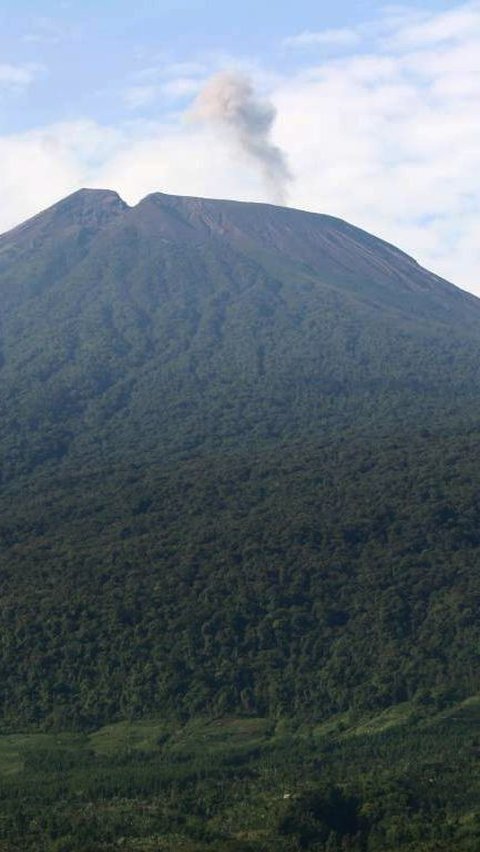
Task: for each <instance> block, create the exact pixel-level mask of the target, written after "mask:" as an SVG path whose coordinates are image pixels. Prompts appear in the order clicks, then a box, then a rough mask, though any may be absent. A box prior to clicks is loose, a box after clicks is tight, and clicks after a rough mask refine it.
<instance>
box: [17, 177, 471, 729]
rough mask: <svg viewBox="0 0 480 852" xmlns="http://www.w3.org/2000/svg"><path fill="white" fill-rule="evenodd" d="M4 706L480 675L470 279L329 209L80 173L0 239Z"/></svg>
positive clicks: (58, 709) (220, 702)
mask: <svg viewBox="0 0 480 852" xmlns="http://www.w3.org/2000/svg"><path fill="white" fill-rule="evenodd" d="M0 294H1V300H2V301H1V329H2V331H1V353H2V360H1V370H0V380H1V390H2V393H1V404H2V412H1V429H0V445H1V448H2V462H3V464H2V496H1V534H2V539H1V551H0V557H1V574H0V577H1V583H2V604H1V613H0V619H1V631H2V632H1V637H2V643H1V653H2V707H3V710H2V720H3V724H4V726H6V727H7V728H8V729H15V728H17V729H18V727H19V726H31V725H40V726H42V727H50V726H56V727H75V728H79V727H80V728H82V727H83V728H92V727H95V726H97V725H99V724H102V723H105V722H108V721H112V720H117V719H122V718H125V717H139V716H144V715H148V714H152V713H161V714H167V715H168V716H169V717H171V718H182V719H185V718H188V717H190V716H195V715H197V714H199V713H207V714H211V715H221V714H223V713H231V712H236V713H238V712H240V713H244V714H254V715H255V714H260V715H266V716H268V715H270V716H275V717H278V716H282V715H298V714H300V715H301V714H303V715H307V716H308V717H309V718H313V719H321V718H325V717H326V716H328V714H332V713H336V712H340V711H343V710H345V709H348V708H351V707H358V708H363V709H375V708H376V709H378V708H383V707H387V706H389V705H391V704H394V703H395V702H401V701H405V700H413V701H416V702H419V703H420V704H421V703H422V702H423V703H425V702H426V703H427V704H428V703H429V702H433V703H437V704H438V705H439V706H443V705H444V704H445V703H448V702H449V701H458V700H461V699H463V698H465V697H466V696H468V695H470V694H473V693H474V692H475V691H476V690H477V689H478V639H479V635H478V618H477V616H478V601H479V597H478V596H479V588H478V570H477V558H478V544H479V541H478V529H479V523H478V521H479V518H478V513H479V504H478V501H479V489H478V482H479V461H478V459H479V454H478V441H479V433H478V418H479V414H480V405H479V390H480V381H479V373H478V365H479V356H480V303H479V302H478V301H477V300H476V299H475V298H474V297H473V296H469V295H467V294H465V293H462V292H461V291H460V290H457V289H456V288H455V287H453V286H452V285H450V284H448V283H446V282H443V281H442V280H440V279H438V278H436V277H435V276H433V275H431V274H430V273H428V272H426V271H425V270H423V269H421V268H420V267H419V266H418V265H417V264H416V263H415V262H414V261H413V260H411V259H410V258H408V257H407V256H406V255H404V254H403V253H402V252H399V251H398V250H396V249H394V248H393V247H391V246H388V245H387V244H385V243H383V242H382V241H380V240H377V239H375V238H374V237H371V236H370V235H368V234H365V233H364V232H362V231H360V230H358V229H356V228H353V227H352V226H350V225H348V224H346V223H344V222H341V221H340V220H336V219H332V218H331V217H324V216H316V215H314V214H306V213H302V212H301V211H292V210H284V209H280V208H272V207H268V206H264V205H248V204H236V203H233V202H215V201H205V200H201V199H180V198H173V197H169V196H163V195H160V194H158V195H154V196H150V197H149V198H147V199H145V200H144V201H143V202H141V204H139V205H138V206H137V207H135V208H128V207H127V206H126V205H124V204H123V202H121V200H120V199H119V198H118V196H116V195H115V194H114V193H110V192H103V191H82V192H80V193H77V194H75V195H74V196H72V197H70V198H69V199H66V200H65V201H63V202H60V204H58V205H56V206H55V207H54V208H52V209H51V210H49V211H46V212H45V213H43V214H40V215H39V216H38V217H36V218H35V219H33V220H31V221H30V222H29V223H26V224H25V225H23V226H21V227H20V228H17V229H15V230H14V231H12V232H10V233H9V234H6V235H4V236H3V237H2V238H0Z"/></svg>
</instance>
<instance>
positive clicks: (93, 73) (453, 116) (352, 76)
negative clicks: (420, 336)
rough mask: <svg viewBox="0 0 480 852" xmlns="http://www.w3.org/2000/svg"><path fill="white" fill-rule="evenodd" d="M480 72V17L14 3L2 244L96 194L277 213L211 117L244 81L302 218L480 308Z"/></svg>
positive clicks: (222, 119)
mask: <svg viewBox="0 0 480 852" xmlns="http://www.w3.org/2000/svg"><path fill="white" fill-rule="evenodd" d="M268 5H269V6H270V4H268ZM479 57H480V4H479V2H477V0H474V1H473V2H458V3H457V2H443V1H442V0H424V2H407V3H401V4H398V3H396V4H390V5H388V4H387V5H386V4H380V3H373V2H368V0H362V2H357V0H349V2H348V0H337V2H335V3H331V2H328V3H326V2H310V0H298V2H292V0H289V2H277V3H276V4H275V7H274V9H273V11H270V9H269V7H268V6H267V4H266V3H259V2H258V0H257V2H253V0H243V2H241V3H240V2H239V3H225V2H219V0H213V2H209V3H208V2H200V0H176V2H173V0H171V2H170V0H163V2H161V0H156V2H155V0H149V2H147V0H136V2H135V3H132V2H131V0H129V2H126V0H95V2H94V0H83V1H82V2H80V0H70V2H69V0H65V2H54V0H48V2H41V0H40V2H39V0H37V2H25V0H23V2H22V0H18V1H17V2H16V3H13V2H11V0H4V3H3V4H2V6H1V8H0V107H1V109H0V194H1V197H2V199H3V205H2V208H1V209H0V230H2V229H3V230H4V229H6V228H8V227H10V226H12V225H14V224H16V223H17V222H18V221H20V220H22V219H23V218H26V217H27V216H28V215H31V214H33V213H35V212H37V210H39V209H41V208H43V207H45V206H47V205H48V204H50V203H53V202H54V201H55V200H56V199H57V198H59V197H62V196H63V195H65V194H67V193H68V192H70V191H73V190H74V189H75V188H77V187H78V186H79V185H92V186H99V185H102V186H110V187H111V188H115V189H117V190H118V191H119V192H120V193H121V194H122V195H123V197H125V198H126V200H127V201H128V202H129V203H135V202H136V201H138V200H139V198H140V197H142V195H144V194H146V193H147V192H150V191H154V190H163V191H167V192H178V193H180V194H188V193H190V194H203V195H208V196H227V197H235V198H240V199H243V200H254V201H275V200H276V198H275V196H274V195H273V194H272V191H271V190H272V187H271V182H270V185H269V183H268V180H266V179H265V168H263V169H262V163H261V162H260V160H259V159H258V157H257V158H256V157H255V156H252V150H254V148H255V145H253V146H252V145H250V148H249V146H248V144H247V145H245V139H243V141H242V131H241V128H240V131H239V129H238V126H237V127H236V126H235V123H234V121H233V120H232V119H231V116H230V118H228V117H226V116H225V115H223V116H221V115H220V114H219V112H218V104H217V106H214V108H213V109H212V108H211V106H210V107H208V108H207V109H206V110H205V109H203V111H202V109H199V108H198V104H199V103H200V105H201V104H202V103H203V104H204V103H205V101H202V97H204V95H203V94H202V93H203V92H204V91H205V90H206V91H207V95H208V93H209V92H210V95H211V93H212V91H213V92H216V95H215V96H217V95H218V92H219V89H218V86H217V89H215V85H216V84H215V80H217V81H218V80H219V79H220V81H222V80H224V78H222V75H225V74H227V75H232V74H233V75H236V78H237V79H238V80H240V81H241V85H243V87H244V90H245V86H247V88H248V87H249V89H248V90H249V92H250V94H249V95H248V98H250V100H249V109H250V108H251V110H253V112H252V114H256V115H260V114H262V110H263V109H267V112H268V110H270V111H271V116H272V120H271V122H269V124H268V127H267V128H266V129H265V133H264V138H263V139H262V140H261V141H262V145H263V146H264V148H263V150H264V153H265V155H266V156H268V153H269V151H270V153H271V152H273V151H277V152H279V156H280V155H281V156H282V157H283V158H284V161H285V163H287V164H288V169H289V171H290V173H291V179H290V180H289V181H287V182H286V193H287V194H286V202H287V203H289V204H291V205H292V206H297V207H304V208H307V209H311V210H318V211H319V212H328V213H333V214H335V215H338V216H341V217H343V218H346V219H349V220H350V221H353V222H355V223H356V224H358V225H360V226H363V227H365V228H366V229H367V230H370V231H373V232H374V233H377V234H379V235H380V236H383V237H385V238H386V239H389V240H390V241H392V242H395V243H396V244H397V245H400V246H401V247H402V248H404V249H405V250H406V251H408V252H410V253H411V254H413V255H414V256H415V257H417V259H419V260H420V261H421V262H422V263H424V264H425V265H427V266H429V267H430V268H432V269H433V270H434V271H437V272H439V273H440V274H442V275H444V276H445V277H449V278H450V279H452V280H454V281H455V282H456V283H459V284H460V285H462V286H466V287H468V288H470V289H472V290H474V291H476V292H480V276H479V274H478V269H479V268H480V248H479V245H480V240H478V225H479V218H480V179H479V178H478V175H479V174H480V154H479V153H478V152H479V150H480V138H479V137H480V119H479V118H477V115H479V116H480V109H479V107H480V103H479V99H480V82H479V80H480V58H479ZM212 79H213V81H214V84H213V87H214V88H213V89H212V88H211V85H212V84H211V80H212ZM242 81H243V82H242ZM209 87H210V88H209ZM237 88H238V87H237ZM220 89H221V90H222V93H223V94H221V96H222V97H224V95H225V87H223V89H222V86H220ZM199 99H200V101H199ZM242 109H243V107H242ZM240 113H241V109H240ZM240 113H239V115H240ZM269 114H270V113H269ZM199 116H200V118H201V120H199ZM262 132H263V131H262ZM257 141H258V140H257ZM263 165H264V164H263Z"/></svg>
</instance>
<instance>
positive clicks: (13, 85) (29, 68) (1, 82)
mask: <svg viewBox="0 0 480 852" xmlns="http://www.w3.org/2000/svg"><path fill="white" fill-rule="evenodd" d="M41 71H43V67H42V66H41V65H34V64H28V65H10V64H8V63H3V64H2V63H0V91H2V90H3V91H4V92H13V93H16V92H21V91H23V90H24V89H27V88H28V87H29V86H30V85H31V84H32V83H33V82H34V80H35V79H36V77H37V76H38V74H39V73H40V72H41Z"/></svg>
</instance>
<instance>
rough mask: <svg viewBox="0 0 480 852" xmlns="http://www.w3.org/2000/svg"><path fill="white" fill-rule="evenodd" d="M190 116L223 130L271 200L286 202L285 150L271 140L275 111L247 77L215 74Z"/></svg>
mask: <svg viewBox="0 0 480 852" xmlns="http://www.w3.org/2000/svg"><path fill="white" fill-rule="evenodd" d="M190 116H191V118H193V119H195V120H197V121H203V122H205V123H208V124H211V125H214V126H216V127H219V128H221V129H223V130H224V131H225V132H226V133H227V135H228V137H229V138H230V140H231V141H232V142H233V143H234V144H235V145H236V147H237V148H238V149H239V150H240V151H241V152H242V153H243V154H245V155H246V156H247V157H248V158H249V159H250V160H251V161H253V162H255V163H256V165H257V166H258V168H259V170H260V172H261V174H262V176H263V179H264V181H265V185H266V187H267V189H268V192H269V196H270V198H271V200H272V201H274V202H275V203H278V204H281V203H282V202H284V201H285V198H286V195H287V185H288V182H289V181H290V180H291V174H290V170H289V168H288V165H287V161H286V158H285V155H284V154H283V151H282V150H281V149H280V148H279V147H278V146H277V145H274V143H273V142H272V141H271V139H270V133H271V129H272V125H273V122H274V120H275V116H276V110H275V107H274V106H273V105H272V104H271V103H269V102H268V101H265V100H261V99H260V98H259V97H258V96H257V95H256V93H255V90H254V88H253V85H252V83H251V81H250V80H249V78H248V77H246V76H244V75H243V74H238V73H235V72H231V71H223V72H221V73H220V74H215V76H214V77H211V78H210V79H209V80H208V81H207V82H206V84H205V86H204V87H203V89H202V90H201V91H200V93H199V94H198V96H197V98H196V100H195V102H194V104H193V107H192V109H191V111H190Z"/></svg>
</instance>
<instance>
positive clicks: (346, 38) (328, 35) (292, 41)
mask: <svg viewBox="0 0 480 852" xmlns="http://www.w3.org/2000/svg"><path fill="white" fill-rule="evenodd" d="M359 41H360V33H359V32H358V31H357V30H356V29H353V28H352V29H349V28H343V27H342V28H340V29H331V30H319V31H316V32H315V31H312V30H304V31H303V32H301V33H299V34H298V35H294V36H289V37H288V38H286V39H284V41H283V44H284V46H285V47H312V46H321V45H324V46H327V47H328V46H329V47H353V46H354V45H355V44H358V42H359Z"/></svg>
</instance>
